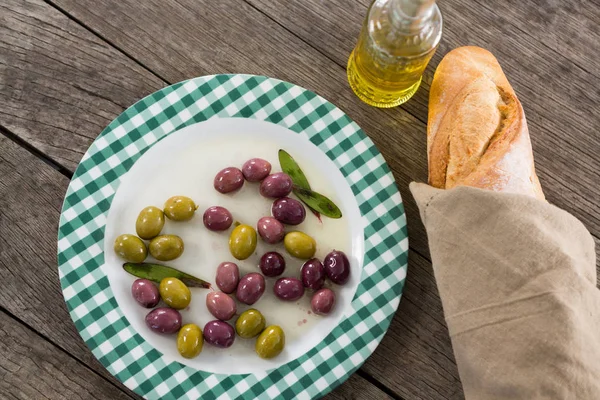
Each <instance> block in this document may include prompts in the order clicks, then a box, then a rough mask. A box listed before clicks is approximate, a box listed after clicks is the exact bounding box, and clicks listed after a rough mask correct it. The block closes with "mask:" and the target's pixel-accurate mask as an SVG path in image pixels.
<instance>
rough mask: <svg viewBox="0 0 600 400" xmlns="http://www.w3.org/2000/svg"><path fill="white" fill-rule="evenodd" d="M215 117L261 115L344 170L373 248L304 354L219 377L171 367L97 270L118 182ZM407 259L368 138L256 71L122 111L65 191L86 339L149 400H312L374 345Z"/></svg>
mask: <svg viewBox="0 0 600 400" xmlns="http://www.w3.org/2000/svg"><path fill="white" fill-rule="evenodd" d="M214 117H243V118H254V119H260V120H264V121H269V122H272V123H275V124H279V125H282V126H285V127H286V128H289V129H290V130H292V131H294V132H296V133H298V134H301V135H304V136H305V137H306V138H307V139H309V140H310V141H311V142H313V143H314V144H315V145H317V146H318V147H319V148H320V149H321V150H322V151H323V152H324V153H325V154H326V155H327V156H328V157H329V158H330V159H331V160H333V161H334V162H335V164H336V165H337V166H338V167H339V169H340V170H341V171H342V173H343V175H344V176H345V177H346V180H347V182H348V184H349V185H350V186H351V188H352V191H353V192H354V194H355V196H356V199H357V201H358V204H359V207H360V212H361V215H362V221H363V223H364V232H365V250H366V251H365V256H364V263H363V271H362V276H361V282H360V284H359V286H358V289H357V291H356V294H355V296H354V298H353V300H352V312H351V314H350V315H348V316H345V317H343V319H342V321H341V323H340V324H339V326H337V327H335V328H334V329H333V330H332V331H331V333H330V334H329V335H328V336H327V337H326V338H325V339H324V340H323V341H322V342H321V343H319V344H318V345H316V346H315V347H314V348H313V349H311V350H310V351H309V352H308V353H306V354H305V355H303V356H301V357H300V358H298V359H296V360H293V361H291V362H289V363H288V364H285V365H283V366H281V367H280V368H277V369H275V370H271V371H265V372H264V373H262V374H250V375H248V374H246V375H219V374H212V373H207V372H203V371H197V370H194V369H192V368H190V367H187V366H184V365H182V364H180V363H177V362H173V363H166V362H165V361H164V359H163V356H162V354H161V353H160V352H158V351H157V350H156V349H154V348H153V347H151V346H150V345H149V344H148V343H146V342H145V341H144V340H143V339H142V337H141V336H140V335H138V334H137V333H136V332H135V331H134V330H133V329H132V327H131V326H130V324H129V322H128V321H127V319H126V318H125V317H124V315H123V314H122V312H121V311H120V309H119V307H118V304H117V302H116V300H115V298H114V296H113V294H112V291H111V288H110V286H109V282H108V279H107V277H106V276H105V275H104V274H103V273H102V270H101V268H100V266H101V265H102V264H103V262H104V254H103V252H102V249H103V248H104V229H105V224H106V215H107V213H108V210H109V208H110V205H111V202H112V199H113V196H114V194H115V191H116V190H117V188H118V187H119V178H120V177H121V176H122V175H123V174H124V173H126V172H127V171H128V170H129V169H130V168H131V166H132V165H133V164H134V163H135V161H136V160H137V159H138V158H139V157H141V156H142V155H143V154H144V152H145V151H146V150H148V148H150V147H151V146H152V144H153V143H155V142H157V141H158V140H160V139H161V138H163V137H165V136H166V135H169V134H170V133H172V132H173V131H175V130H177V129H179V128H182V127H184V126H187V125H190V124H193V123H196V122H200V121H204V120H206V119H208V118H214ZM407 256H408V239H407V231H406V220H405V216H404V209H403V207H402V200H401V198H400V194H399V193H398V190H397V188H396V185H395V183H394V179H393V177H392V174H391V172H390V170H389V168H388V166H387V164H386V163H385V161H384V159H383V157H382V156H381V154H379V152H378V151H377V149H376V148H375V146H374V144H373V142H371V140H370V139H369V138H367V137H366V136H365V134H364V133H363V132H362V131H361V129H360V128H359V127H358V126H357V125H356V124H355V123H354V122H352V121H351V120H350V118H348V116H346V115H345V114H344V113H343V112H342V111H341V110H339V109H338V108H337V107H335V106H334V105H332V104H331V103H329V102H327V101H326V100H325V99H323V98H321V97H319V96H317V95H316V94H314V93H312V92H310V91H308V90H305V89H302V88H300V87H298V86H295V85H292V84H290V83H286V82H282V81H279V80H275V79H270V78H266V77H261V76H251V75H215V76H208V77H202V78H196V79H192V80H189V81H185V82H181V83H177V84H175V85H172V86H169V87H166V88H164V89H162V90H159V91H158V92H156V93H154V94H152V95H150V96H148V97H146V98H144V99H143V100H140V101H139V102H137V103H136V104H135V105H133V106H132V107H130V108H129V109H127V110H126V111H125V112H124V113H123V114H121V115H120V116H119V117H118V118H117V119H115V120H114V121H113V122H112V123H111V124H110V125H109V126H108V127H107V128H106V129H105V130H104V131H103V132H102V133H101V134H100V136H99V137H98V138H97V139H96V140H95V141H94V143H93V144H92V145H91V146H90V148H89V150H88V151H87V153H86V154H85V155H84V157H83V159H82V160H81V163H80V164H79V167H78V168H77V171H75V175H74V176H73V180H72V181H71V184H70V185H69V188H68V190H67V194H66V196H65V202H64V205H63V210H62V215H61V218H60V227H59V233H58V265H59V275H60V281H61V285H62V289H63V293H64V296H65V300H66V303H67V306H68V308H69V311H70V313H71V317H72V318H73V321H74V323H75V325H76V327H77V329H78V330H79V332H80V334H81V336H82V338H83V340H84V341H85V342H86V343H87V345H88V346H89V347H90V349H91V350H92V352H93V353H94V355H95V356H96V357H97V358H98V360H100V362H102V364H103V365H104V366H105V367H106V368H107V369H108V370H109V371H110V372H111V373H112V374H114V375H115V376H116V377H117V378H118V379H120V380H121V381H122V382H124V384H125V385H126V386H127V387H129V388H130V389H132V390H134V391H135V392H136V393H138V394H140V395H142V396H145V397H146V398H149V399H158V398H165V399H171V398H173V399H175V398H183V399H198V398H200V397H202V399H217V398H218V399H236V398H244V399H255V398H258V399H273V398H279V397H281V398H286V399H291V398H296V399H310V398H315V397H320V396H322V395H324V394H326V393H328V392H329V391H331V390H332V389H333V388H335V387H336V386H338V385H339V384H340V383H341V382H343V381H344V380H345V379H347V378H348V376H349V375H350V374H352V373H353V372H354V371H355V370H356V369H357V368H358V367H359V366H360V365H361V364H362V363H363V362H364V361H365V359H366V358H367V357H368V356H369V355H370V354H371V353H372V352H373V351H374V350H375V348H376V347H377V345H378V344H379V342H380V340H381V338H382V337H383V335H384V333H385V331H386V330H387V328H388V326H389V323H390V320H391V318H392V315H393V314H394V311H395V310H396V308H397V307H398V303H399V302H400V295H401V293H402V287H403V284H404V279H405V277H406V268H407Z"/></svg>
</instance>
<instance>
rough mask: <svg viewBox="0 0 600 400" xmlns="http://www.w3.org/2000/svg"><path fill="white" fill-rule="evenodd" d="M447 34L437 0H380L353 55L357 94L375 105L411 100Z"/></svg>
mask: <svg viewBox="0 0 600 400" xmlns="http://www.w3.org/2000/svg"><path fill="white" fill-rule="evenodd" d="M441 34H442V17H441V14H440V11H439V8H438V7H437V5H436V4H435V1H434V0H375V1H374V2H373V4H372V5H371V7H370V8H369V11H368V14H367V17H366V19H365V23H364V26H363V28H362V31H361V34H360V36H359V38H358V43H357V45H356V47H355V48H354V51H353V52H352V54H351V55H350V58H349V59H348V69H347V72H348V82H349V83H350V87H351V88H352V90H353V91H354V93H355V94H356V95H357V96H358V97H359V98H360V99H361V100H362V101H364V102H365V103H367V104H370V105H372V106H375V107H383V108H387V107H395V106H398V105H400V104H402V103H404V102H406V101H408V99H410V98H411V97H412V96H413V95H414V94H415V92H416V91H417V89H418V88H419V85H420V84H421V79H422V76H423V71H424V70H425V67H427V64H428V63H429V60H430V59H431V57H432V56H433V54H434V53H435V50H436V49H437V46H438V44H439V41H440V38H441Z"/></svg>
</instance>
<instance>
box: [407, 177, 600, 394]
mask: <svg viewBox="0 0 600 400" xmlns="http://www.w3.org/2000/svg"><path fill="white" fill-rule="evenodd" d="M410 189H411V191H412V193H413V195H414V197H415V199H416V201H417V204H418V206H419V209H420V211H421V218H422V220H423V223H424V224H425V227H426V229H427V234H428V237H429V247H430V250H431V258H432V260H433V268H434V271H435V277H436V280H437V284H438V288H439V291H440V296H441V298H442V303H443V306H444V313H445V315H446V321H447V323H448V328H449V330H450V336H451V338H452V345H453V348H454V354H455V356H456V362H457V364H458V369H459V373H460V377H461V380H462V384H463V387H464V392H465V396H466V398H467V399H600V291H599V290H598V289H597V288H596V255H595V252H594V241H593V239H592V237H591V235H590V234H589V232H588V231H587V230H586V229H585V227H584V226H583V224H581V222H579V221H578V220H577V219H576V218H575V217H573V216H572V215H570V214H568V213H567V212H565V211H563V210H560V209H558V208H557V207H555V206H552V205H550V204H548V203H544V202H542V201H539V200H537V199H534V198H530V197H527V196H523V195H516V194H507V193H495V192H491V191H485V190H481V189H474V188H469V187H458V188H455V189H452V190H439V189H434V188H432V187H430V186H428V185H425V184H418V183H412V184H411V185H410ZM409 279H410V278H409Z"/></svg>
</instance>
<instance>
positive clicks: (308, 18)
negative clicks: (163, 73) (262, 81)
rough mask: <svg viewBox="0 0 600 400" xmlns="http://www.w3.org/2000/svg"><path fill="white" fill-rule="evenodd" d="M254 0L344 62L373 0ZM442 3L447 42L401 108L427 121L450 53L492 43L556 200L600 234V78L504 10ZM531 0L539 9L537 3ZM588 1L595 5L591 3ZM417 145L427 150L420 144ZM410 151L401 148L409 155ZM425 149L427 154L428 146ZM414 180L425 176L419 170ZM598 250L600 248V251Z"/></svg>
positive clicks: (588, 27) (585, 32)
mask: <svg viewBox="0 0 600 400" xmlns="http://www.w3.org/2000/svg"><path fill="white" fill-rule="evenodd" d="M248 1H250V2H251V3H252V4H253V5H254V6H255V7H257V8H258V9H260V10H261V11H262V12H264V13H265V14H267V15H268V16H269V17H270V18H272V19H274V20H275V21H277V22H278V23H280V24H281V25H283V26H285V27H286V29H288V30H289V31H291V32H293V33H294V34H296V35H298V36H299V37H301V38H302V39H303V40H304V41H306V42H307V43H309V44H310V45H312V46H313V47H315V48H317V49H319V51H320V52H321V53H323V54H325V55H326V56H327V57H328V58H330V59H331V60H333V61H334V62H335V63H337V64H338V65H339V66H340V67H344V66H345V65H346V61H347V58H348V55H349V54H350V52H351V50H352V48H353V47H354V44H355V42H356V38H357V37H358V34H359V32H360V28H361V25H362V19H363V18H364V16H365V15H366V12H367V6H368V4H369V3H370V2H369V1H368V0H361V2H360V3H358V2H347V1H344V0H331V1H327V2H319V1H305V2H286V1H285V0H275V1H272V0H248ZM349 3H352V4H349ZM582 3H586V2H582ZM440 7H441V9H442V13H443V15H444V36H443V39H442V43H441V45H440V48H439V49H438V51H437V53H436V55H435V56H434V58H433V60H432V62H431V64H430V66H429V67H428V68H427V71H426V74H425V77H424V81H423V84H422V88H421V89H420V90H419V91H418V92H417V94H416V95H415V97H414V98H413V99H412V100H411V101H409V102H408V103H406V104H405V105H403V106H402V107H401V108H402V109H405V110H407V111H409V112H410V113H411V114H413V115H415V116H416V117H417V118H419V119H420V120H421V121H426V120H427V102H428V93H429V85H430V84H431V80H432V78H433V72H434V71H435V66H437V64H438V63H439V61H440V60H441V58H442V56H443V55H444V54H445V53H447V52H448V51H449V50H450V49H452V48H454V47H458V46H461V45H466V44H473V45H479V46H482V47H486V48H488V49H490V50H491V51H492V52H493V53H494V54H495V55H496V56H497V57H498V59H499V60H500V63H501V64H502V67H503V68H504V70H505V72H506V74H507V76H508V77H509V80H510V81H511V83H512V84H513V86H514V87H515V90H516V91H517V93H518V95H519V98H520V99H521V102H522V103H523V104H524V107H525V109H526V113H527V117H528V122H529V127H530V133H531V137H532V142H533V147H534V153H535V158H536V167H537V170H538V173H539V175H540V180H541V181H542V186H543V188H544V190H545V192H546V194H547V197H548V200H549V201H550V202H551V203H553V204H555V205H557V206H558V207H560V208H563V209H565V210H567V211H569V212H570V213H572V214H573V215H575V216H576V217H578V218H579V219H580V220H582V221H583V222H584V224H585V225H586V226H587V227H588V229H590V231H591V232H592V233H593V234H594V235H595V236H596V237H600V204H598V202H596V201H595V199H597V198H600V187H599V186H598V185H597V184H595V183H594V182H595V181H596V180H597V174H598V172H597V171H598V170H600V157H599V156H598V154H600V135H598V132H599V131H600V117H599V116H598V113H597V112H595V111H594V110H595V108H596V107H597V104H598V103H599V102H600V89H599V88H596V87H593V85H592V87H590V85H589V82H596V81H597V78H596V77H595V76H594V75H592V74H591V73H589V72H587V71H585V70H582V69H581V68H579V67H578V66H577V65H575V64H574V63H573V62H572V61H571V60H569V59H567V58H565V57H563V56H557V54H556V52H555V51H553V50H551V49H549V48H547V47H545V46H544V45H541V44H540V43H539V42H537V41H536V40H535V39H533V38H531V37H530V36H528V35H527V34H526V33H522V32H520V31H516V30H510V29H509V28H508V27H507V24H505V23H503V19H502V18H498V17H497V12H496V10H490V9H489V8H486V7H483V6H482V5H480V4H479V3H477V2H475V1H474V0H471V1H469V2H464V1H444V2H440ZM488 7H491V6H488ZM503 7H504V5H503ZM527 7H532V8H536V9H538V8H539V7H538V6H535V5H533V4H532V3H528V6H527ZM581 7H582V9H587V8H585V7H587V6H583V5H582V6H581ZM554 8H555V9H559V10H561V13H563V14H564V13H568V12H569V11H568V10H570V9H572V7H571V6H570V5H569V2H565V3H557V5H556V6H555V7H554ZM588 8H589V7H588ZM532 12H533V11H530V13H532ZM586 17H588V15H587V14H586V15H584V16H582V18H579V19H581V20H583V21H584V22H580V23H579V25H577V26H578V28H579V30H580V31H582V32H581V35H582V36H586V37H588V36H590V37H593V36H594V35H597V31H595V33H594V32H592V31H594V29H593V28H594V27H595V25H594V24H593V23H586V21H587V19H586ZM573 23H574V22H573ZM572 29H575V28H574V27H573V28H572ZM548 30H551V29H550V28H548ZM542 32H545V30H544V31H542ZM561 36H562V32H561ZM562 93H566V94H567V95H561V94H562ZM361 111H362V110H361ZM384 112H395V111H393V110H390V111H384ZM351 115H353V114H352V113H351ZM353 116H354V115H353ZM367 132H368V133H369V134H370V135H371V137H373V138H374V139H377V138H378V137H379V133H378V132H370V131H368V130H367ZM421 140H424V139H423V138H421ZM411 144H412V143H411ZM394 151H395V152H397V151H398V149H394ZM413 151H421V149H420V148H419V147H416V148H414V149H413ZM405 153H406V152H400V153H399V154H401V155H402V156H404V154H405ZM418 154H419V157H422V158H425V157H426V153H425V152H424V151H423V152H420V153H418ZM392 164H393V162H392ZM410 172H412V171H409V173H410ZM413 179H415V180H423V179H424V178H422V175H416V174H415V175H413ZM597 254H598V255H600V250H598V253H597ZM598 258H599V259H600V257H598ZM598 265H599V270H600V264H598Z"/></svg>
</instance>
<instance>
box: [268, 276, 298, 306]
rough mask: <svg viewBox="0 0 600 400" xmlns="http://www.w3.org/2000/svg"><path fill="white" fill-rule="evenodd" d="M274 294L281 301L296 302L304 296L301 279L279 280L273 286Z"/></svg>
mask: <svg viewBox="0 0 600 400" xmlns="http://www.w3.org/2000/svg"><path fill="white" fill-rule="evenodd" d="M273 293H275V296H277V297H279V298H280V299H281V300H286V301H295V300H298V299H299V298H300V297H302V296H303V295H304V286H302V282H301V281H300V279H296V278H279V279H277V282H275V286H273Z"/></svg>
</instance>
